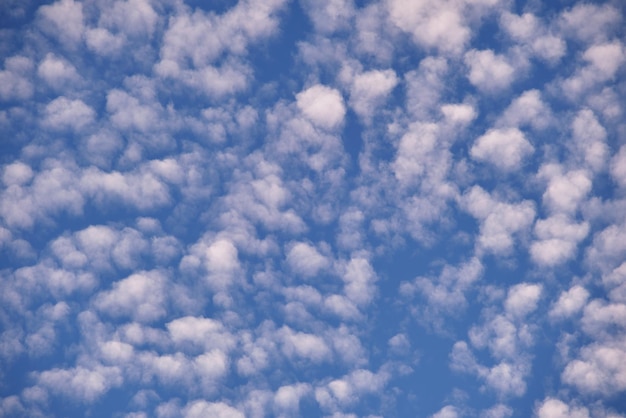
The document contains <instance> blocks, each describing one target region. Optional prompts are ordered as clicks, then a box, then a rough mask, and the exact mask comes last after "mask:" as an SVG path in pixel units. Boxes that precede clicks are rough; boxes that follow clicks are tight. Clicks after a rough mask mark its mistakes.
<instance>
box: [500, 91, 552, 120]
mask: <svg viewBox="0 0 626 418" xmlns="http://www.w3.org/2000/svg"><path fill="white" fill-rule="evenodd" d="M552 117H553V116H552V114H551V110H550V107H549V106H548V105H547V104H546V103H545V102H544V101H543V100H542V97H541V92H540V91H539V90H534V89H533V90H528V91H525V92H524V93H522V94H521V95H520V96H518V97H517V98H515V99H514V100H513V101H512V102H511V104H510V105H509V106H508V107H507V108H506V109H505V110H504V112H503V113H502V116H500V118H499V119H498V122H497V125H500V126H504V127H507V126H510V127H523V126H531V127H533V128H534V129H545V128H546V127H547V126H548V125H549V124H550V123H551V122H552Z"/></svg>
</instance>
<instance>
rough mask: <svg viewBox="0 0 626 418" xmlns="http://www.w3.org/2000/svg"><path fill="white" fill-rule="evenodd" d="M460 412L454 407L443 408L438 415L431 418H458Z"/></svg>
mask: <svg viewBox="0 0 626 418" xmlns="http://www.w3.org/2000/svg"><path fill="white" fill-rule="evenodd" d="M459 416H460V415H459V410H458V409H457V408H455V407H454V406H451V405H448V406H444V407H443V408H441V409H440V410H439V411H438V412H437V413H435V414H433V415H431V416H430V417H431V418H458V417H459Z"/></svg>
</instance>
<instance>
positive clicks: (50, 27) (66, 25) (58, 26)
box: [38, 0, 85, 48]
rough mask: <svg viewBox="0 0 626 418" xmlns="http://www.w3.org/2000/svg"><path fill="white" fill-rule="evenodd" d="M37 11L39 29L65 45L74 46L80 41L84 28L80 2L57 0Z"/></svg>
mask: <svg viewBox="0 0 626 418" xmlns="http://www.w3.org/2000/svg"><path fill="white" fill-rule="evenodd" d="M38 13H39V15H40V17H41V22H40V27H41V29H42V30H43V31H44V32H46V33H47V34H49V35H51V36H54V37H55V38H57V39H58V40H59V41H60V42H61V43H62V44H63V45H64V46H65V47H67V48H75V47H76V45H77V44H78V43H79V42H81V40H82V37H83V32H84V30H85V26H84V20H83V4H82V3H79V2H75V1H74V0H59V1H57V2H55V3H53V4H50V5H45V6H41V7H40V8H39V10H38Z"/></svg>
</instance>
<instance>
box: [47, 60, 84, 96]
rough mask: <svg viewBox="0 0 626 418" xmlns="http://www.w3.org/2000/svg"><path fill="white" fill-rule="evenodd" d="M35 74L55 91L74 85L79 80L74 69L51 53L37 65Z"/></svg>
mask: <svg viewBox="0 0 626 418" xmlns="http://www.w3.org/2000/svg"><path fill="white" fill-rule="evenodd" d="M37 74H38V75H39V77H41V78H43V79H44V80H45V82H46V83H47V84H48V85H49V86H50V87H52V88H53V89H56V90H61V89H63V88H64V87H67V86H69V85H72V84H76V83H77V82H78V81H79V80H80V76H79V75H78V72H77V71H76V67H74V66H73V65H72V64H71V63H69V62H68V61H65V60H63V59H61V58H58V57H56V56H55V55H54V54H51V53H49V54H47V55H46V57H45V58H44V59H43V61H41V63H39V67H37Z"/></svg>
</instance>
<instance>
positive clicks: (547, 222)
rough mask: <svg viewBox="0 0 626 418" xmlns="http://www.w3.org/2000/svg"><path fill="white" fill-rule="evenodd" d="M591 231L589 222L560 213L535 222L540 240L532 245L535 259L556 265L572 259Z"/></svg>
mask: <svg viewBox="0 0 626 418" xmlns="http://www.w3.org/2000/svg"><path fill="white" fill-rule="evenodd" d="M588 233H589V224H588V223H587V222H582V223H580V224H577V223H574V222H573V221H572V220H571V219H569V218H568V217H567V216H565V215H562V214H558V215H554V216H551V217H550V218H547V219H541V220H538V221H537V223H536V224H535V235H536V236H537V238H538V241H535V242H533V243H532V244H531V246H530V255H531V257H532V259H533V261H534V262H535V263H537V264H539V265H542V266H548V267H550V266H555V265H558V264H561V263H563V262H565V261H567V260H570V259H572V258H573V257H574V255H575V254H576V246H577V245H578V243H579V242H580V241H582V240H583V239H584V238H585V237H586V236H587V234H588Z"/></svg>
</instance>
